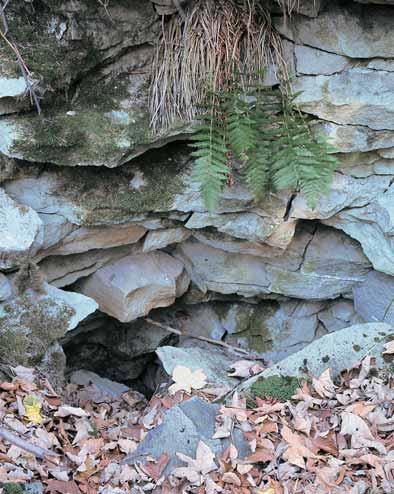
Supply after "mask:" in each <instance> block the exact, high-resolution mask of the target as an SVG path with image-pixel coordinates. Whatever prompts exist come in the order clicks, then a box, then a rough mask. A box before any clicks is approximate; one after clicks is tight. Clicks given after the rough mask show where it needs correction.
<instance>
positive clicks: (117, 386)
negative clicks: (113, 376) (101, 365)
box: [70, 369, 130, 399]
mask: <svg viewBox="0 0 394 494" xmlns="http://www.w3.org/2000/svg"><path fill="white" fill-rule="evenodd" d="M70 381H71V382H72V383H73V384H79V385H80V386H89V385H90V384H93V385H94V386H96V388H97V389H98V390H99V391H100V392H101V393H102V394H104V395H106V396H109V397H110V398H114V399H117V398H120V397H121V396H122V394H123V393H126V391H128V390H129V389H130V388H129V387H128V386H125V385H124V384H121V383H117V382H115V381H111V380H110V379H106V378H105V377H101V376H99V375H98V374H95V373H94V372H90V371H88V370H84V369H81V370H78V371H76V372H73V373H72V374H71V377H70Z"/></svg>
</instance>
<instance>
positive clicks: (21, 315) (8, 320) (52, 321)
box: [0, 293, 74, 365]
mask: <svg viewBox="0 0 394 494" xmlns="http://www.w3.org/2000/svg"><path fill="white" fill-rule="evenodd" d="M73 314H74V310H73V309H71V308H70V307H69V306H68V305H66V304H65V303H64V302H61V301H60V300H56V301H55V300H52V299H49V298H45V297H43V298H41V299H39V300H37V297H36V295H32V294H27V293H26V294H24V295H23V296H21V297H18V298H16V299H13V300H12V301H11V302H9V303H4V304H2V306H1V307H0V361H2V362H5V363H10V364H12V365H17V364H20V365H35V364H37V363H38V362H39V361H40V359H41V358H42V356H43V355H44V354H45V352H46V351H47V349H48V347H49V346H50V345H51V344H52V343H53V342H55V341H57V340H58V339H59V338H61V337H62V336H63V335H64V334H65V332H66V331H67V329H68V321H69V320H70V317H72V316H73Z"/></svg>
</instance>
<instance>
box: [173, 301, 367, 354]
mask: <svg viewBox="0 0 394 494" xmlns="http://www.w3.org/2000/svg"><path fill="white" fill-rule="evenodd" d="M182 311H184V312H185V313H186V314H187V317H185V318H183V319H182V322H181V329H182V331H183V332H184V333H185V334H187V335H194V336H201V335H202V336H206V337H209V338H213V339H217V340H222V339H223V340H224V341H226V342H227V343H229V344H231V345H233V346H237V347H241V348H245V349H248V350H250V351H251V352H257V353H259V355H261V356H262V357H264V359H265V360H267V361H273V362H278V361H280V360H281V359H283V358H285V357H286V356H288V355H290V354H291V353H294V352H296V351H298V350H301V349H302V348H303V347H305V346H306V345H308V344H309V343H311V342H312V341H313V340H314V339H316V338H317V337H319V336H322V335H323V334H326V332H332V331H337V330H339V329H342V328H345V327H347V326H350V325H352V324H356V323H359V322H363V319H362V317H361V316H358V315H357V314H356V312H355V310H354V307H353V303H352V302H351V301H348V300H338V301H333V302H329V303H327V302H304V301H297V300H284V301H269V300H266V301H261V302H259V303H258V304H255V303H254V304H250V303H236V302H235V303H234V302H210V303H204V304H197V305H190V306H185V307H182ZM173 325H174V324H173Z"/></svg>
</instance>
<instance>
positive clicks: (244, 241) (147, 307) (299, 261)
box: [0, 0, 394, 387]
mask: <svg viewBox="0 0 394 494" xmlns="http://www.w3.org/2000/svg"><path fill="white" fill-rule="evenodd" d="M154 3H155V7H154V6H153V4H152V2H149V1H148V2H147V1H142V0H130V1H129V2H125V1H124V0H111V2H109V4H108V8H107V11H106V9H104V8H102V7H100V6H97V5H96V4H95V2H90V1H87V0H82V1H80V2H69V1H59V0H57V1H53V0H42V1H41V2H39V6H38V7H39V8H38V7H37V6H36V5H35V4H34V6H33V4H32V3H31V2H10V4H9V5H8V6H7V15H8V17H9V21H10V29H11V32H12V33H13V35H15V38H16V40H17V43H18V46H20V47H21V49H23V50H22V51H23V56H24V57H25V60H26V63H27V66H28V68H29V70H30V73H31V79H32V80H34V81H37V83H38V84H37V91H39V93H40V95H41V97H42V101H41V103H42V107H43V112H42V115H41V116H40V117H39V116H38V115H37V114H36V113H35V112H33V111H25V110H32V109H33V108H32V105H31V101H30V98H29V97H28V95H27V94H25V89H26V88H25V81H24V80H23V78H21V77H20V73H19V69H18V67H17V65H16V64H15V60H14V57H13V56H12V53H11V52H10V50H8V49H5V48H7V47H4V46H0V114H2V118H1V121H0V183H1V187H2V189H1V192H0V271H2V272H0V302H2V303H1V304H0V305H1V307H4V306H7V307H9V310H10V314H8V316H7V314H5V316H7V317H10V318H11V319H7V320H4V319H2V320H3V323H4V324H5V323H7V324H8V326H7V327H11V328H14V327H15V328H19V330H20V333H21V334H22V335H23V338H22V339H21V341H22V343H23V345H25V343H26V341H27V340H28V339H29V338H30V339H31V341H30V340H29V341H30V343H29V344H27V343H26V345H27V346H26V345H25V347H24V350H23V351H24V352H25V354H26V355H27V359H28V360H32V359H33V360H34V359H35V358H36V357H37V361H38V360H40V359H41V364H40V365H44V364H43V362H44V361H45V362H46V363H45V365H46V367H42V368H43V369H44V368H45V369H47V371H48V372H49V369H50V368H51V366H54V362H55V361H57V362H58V366H59V369H63V368H64V365H65V362H64V360H65V357H64V354H63V353H62V349H61V348H60V347H59V343H58V340H59V338H61V341H62V344H64V346H65V349H66V353H67V358H68V362H69V366H70V368H72V369H74V370H76V369H80V368H81V362H84V363H85V362H86V364H87V366H86V368H89V370H91V371H95V372H97V373H98V374H100V375H108V376H109V377H111V378H113V379H115V380H126V381H134V380H135V379H141V376H143V377H145V376H146V374H148V372H147V371H146V369H147V366H148V364H149V363H152V362H153V360H154V359H155V356H154V355H155V353H154V352H155V351H156V350H157V348H158V347H160V346H161V345H163V344H166V345H167V346H168V345H169V344H172V343H174V342H176V341H177V339H176V337H175V339H174V336H171V335H170V334H169V333H168V332H166V331H164V330H161V329H159V328H157V327H155V326H151V325H148V323H147V322H146V321H144V320H143V319H142V318H143V316H144V315H146V314H147V313H149V311H151V310H153V309H155V308H159V309H158V311H157V313H155V317H156V316H157V320H161V321H165V322H168V324H169V325H173V326H174V327H177V328H179V329H182V330H184V331H185V332H186V333H190V334H195V335H198V334H204V335H206V336H209V337H211V338H217V339H223V340H224V341H227V342H229V343H231V344H234V345H241V346H244V347H245V348H252V349H254V351H259V352H260V353H262V354H264V357H265V358H266V359H268V360H271V361H274V362H279V361H280V359H282V358H287V357H289V355H290V353H292V352H295V351H300V350H301V349H302V348H304V347H305V346H306V345H309V344H310V343H311V342H313V341H315V339H316V338H318V337H320V336H322V335H324V334H326V333H327V332H328V333H333V332H335V331H339V330H341V329H343V328H345V327H349V326H352V325H354V324H357V323H360V322H363V321H364V320H368V321H376V320H379V321H388V322H391V317H392V314H391V313H392V310H391V304H392V297H391V292H392V287H391V279H392V276H394V268H393V266H394V254H393V253H394V244H393V238H394V234H393V232H394V227H393V221H392V217H393V210H394V209H393V204H394V203H393V197H392V196H393V186H392V182H393V179H394V113H393V103H394V100H393V97H392V94H391V93H392V87H393V84H394V75H393V74H394V62H393V60H394V34H393V30H392V26H393V19H394V10H393V5H394V4H393V2H392V1H391V0H387V1H384V0H371V1H368V0H359V1H358V2H352V1H350V0H346V1H342V0H338V1H337V0H336V1H332V2H328V1H323V0H321V1H316V0H302V1H301V0H300V1H299V2H293V3H294V4H297V5H294V9H293V14H292V16H288V17H287V19H286V21H285V22H283V19H284V16H283V15H282V13H283V10H282V8H281V7H280V6H279V5H278V3H277V2H272V5H271V7H272V10H271V12H272V14H273V19H274V22H275V23H276V25H277V27H278V30H279V32H280V33H282V34H281V36H282V45H283V58H284V59H285V60H286V62H287V63H288V70H289V73H290V74H291V75H292V76H294V79H293V81H294V87H295V89H297V90H298V89H300V90H302V93H301V94H300V95H299V104H300V107H301V109H302V110H303V111H304V112H305V113H307V114H309V116H308V121H310V122H311V127H312V129H313V131H314V132H316V133H323V134H325V135H327V136H328V137H330V138H331V140H332V144H334V146H336V148H337V151H338V154H337V156H338V159H339V169H338V172H337V173H336V174H335V176H334V182H333V184H332V188H331V191H330V193H329V194H328V195H327V196H326V197H323V198H322V199H321V200H320V202H319V204H318V206H317V207H316V209H315V210H311V209H310V208H308V207H307V206H306V204H305V201H304V199H303V198H302V196H301V195H300V194H296V195H295V196H293V194H292V192H293V191H283V192H280V193H278V192H268V193H267V194H266V196H265V198H264V200H263V201H261V202H260V203H258V204H256V203H255V202H254V201H253V197H252V194H251V192H250V191H249V190H248V188H247V187H246V186H245V185H244V184H243V183H242V180H241V178H242V177H241V176H240V174H241V170H240V168H239V167H238V165H237V164H236V163H234V167H233V171H232V180H231V182H234V183H232V184H231V186H230V185H228V186H226V187H225V190H224V192H223V197H222V199H221V200H220V202H219V205H218V208H217V211H216V212H215V213H214V214H209V213H208V212H207V209H206V207H205V205H204V202H203V200H202V198H201V195H200V193H199V190H198V185H197V184H196V183H194V182H192V181H191V160H190V149H189V147H188V145H187V143H186V142H183V141H184V140H185V138H186V137H187V132H189V131H190V128H189V126H188V125H184V124H182V123H181V122H178V123H176V124H175V125H174V126H173V127H172V128H171V129H167V130H161V131H159V132H158V133H153V132H152V131H151V129H150V128H149V110H148V94H149V77H150V73H151V66H150V64H151V59H152V58H151V56H152V52H153V46H152V45H153V43H154V42H155V41H156V39H157V38H158V36H159V32H160V24H161V20H160V17H159V14H164V15H170V14H172V13H173V12H174V6H173V3H172V2H171V1H170V0H168V2H167V1H164V0H163V1H160V2H157V1H156V2H154ZM367 3H369V4H370V5H366V4H367ZM382 4H385V5H382ZM37 5H38V4H37ZM390 5H391V6H390ZM33 7H34V8H33ZM163 9H164V10H163ZM108 13H109V17H110V18H111V19H112V22H110V21H109V17H108ZM33 41H34V43H33ZM277 41H278V43H279V40H277ZM277 69H278V68H277V67H275V66H274V65H273V63H271V64H270V66H269V70H268V71H267V74H266V77H265V80H264V83H265V84H268V85H278V84H279V80H278V71H277ZM20 110H22V111H20ZM173 140H176V141H177V142H176V143H174V144H169V143H170V142H171V141H173ZM181 141H182V142H181ZM13 157H16V158H15V159H14V158H13ZM229 182H230V181H229ZM322 223H323V224H325V225H326V226H322ZM25 261H26V262H28V263H30V262H31V261H32V262H33V264H32V265H34V263H38V266H39V268H40V271H41V273H42V274H43V275H44V277H46V279H47V281H48V282H49V283H50V284H51V285H52V286H53V287H57V288H60V287H68V288H67V290H72V291H67V292H66V291H64V292H63V291H58V292H56V290H55V288H48V290H49V292H50V293H49V292H48V294H47V299H45V297H44V299H45V300H46V302H45V303H44V301H43V300H42V297H43V296H42V295H39V294H34V293H31V292H28V294H27V296H25V295H23V296H17V295H16V293H15V291H13V288H12V282H13V280H14V277H15V275H16V270H17V269H18V267H19V266H20V265H21V264H22V262H25ZM27 265H29V264H27ZM371 265H372V266H371ZM184 266H185V267H186V269H187V272H188V274H186V271H185V269H184ZM372 267H373V268H374V269H375V271H372ZM383 273H385V274H383ZM190 278H191V279H192V283H191V285H190V288H189V289H188V285H189V279H190ZM51 290H52V291H51ZM77 291H81V292H82V293H87V294H89V295H91V296H92V297H93V298H94V299H96V300H97V302H98V303H99V305H100V310H101V311H104V312H106V313H107V314H109V316H107V315H104V313H103V312H100V311H99V312H96V313H95V315H94V316H93V315H91V316H90V317H89V318H88V320H84V321H83V323H82V322H80V321H81V320H82V319H84V318H85V317H86V316H87V315H88V314H90V313H91V312H93V311H95V309H96V306H97V305H96V302H95V301H93V300H92V299H91V298H88V299H81V298H78V297H82V295H80V294H79V293H77ZM184 293H185V296H184V297H183V298H182V300H180V301H178V302H177V303H176V304H175V305H174V307H172V304H174V303H175V301H176V299H177V298H178V297H180V296H181V295H182V294H184ZM379 294H382V295H379ZM75 297H77V298H75ZM246 297H247V299H248V300H247V301H248V304H246V303H244V302H245V298H246ZM353 297H354V299H355V305H356V309H357V312H358V313H356V312H355V309H354V306H353V302H352V298H353ZM54 300H55V301H54ZM202 302H204V304H202ZM29 304H30V305H29ZM34 304H35V306H34V308H33V309H32V311H31V312H32V314H35V313H36V312H37V311H38V316H37V317H39V318H40V317H41V316H42V317H45V318H46V321H45V324H44V323H43V327H44V329H45V331H46V332H47V333H48V334H50V337H49V339H47V340H45V341H46V342H45V343H44V344H41V343H38V340H39V338H41V336H40V335H39V336H37V337H36V336H34V335H33V336H32V337H31V336H30V334H31V331H33V329H34V324H33V323H31V322H29V321H30V319H29V318H28V317H27V315H26V314H27V313H28V312H29V311H30V309H29V307H30V306H31V305H34ZM70 305H71V306H72V307H74V309H71V310H75V309H76V313H75V314H74V313H73V314H71V313H70V314H68V312H67V311H68V309H67V307H69V306H70ZM62 307H64V310H65V311H66V316H67V317H66V318H65V320H63V319H62V318H60V319H61V320H60V322H59V319H58V317H57V316H58V315H59V313H60V312H61V308H62ZM160 308H161V309H160ZM18 311H19V312H20V314H21V315H20V316H19V315H18V314H17V312H18ZM48 313H49V316H48V317H47V314H48ZM184 313H186V314H187V317H185V318H183V317H182V314H184ZM59 317H60V316H59ZM115 318H118V319H119V320H120V321H132V322H128V323H124V324H121V323H120V322H118V321H117V320H116V319H115ZM4 321H5V322H4ZM19 323H20V324H19ZM22 323H23V324H22ZM50 325H53V328H52V329H51V328H50ZM72 327H73V328H75V329H74V330H73V331H68V332H67V334H66V335H65V336H64V332H65V331H66V329H70V328H72ZM58 328H61V331H58ZM33 332H34V331H33ZM6 333H7V338H8V337H9V336H10V335H11V336H12V335H13V333H12V332H11V333H9V332H6ZM18 334H19V333H18ZM11 340H12V338H11ZM11 340H10V341H11ZM181 340H182V338H181ZM7 341H8V340H7ZM32 342H33V343H32ZM34 342H37V345H38V346H37V348H38V347H40V348H41V350H39V351H38V350H37V352H38V353H37V356H36V354H35V353H34V350H35V349H34V348H32V347H31V346H29V345H30V344H32V345H33V346H34V345H35V343H34ZM181 344H182V345H183V346H184V347H183V348H182V351H183V352H186V351H190V348H189V347H188V346H187V345H186V342H184V341H181ZM192 344H193V345H194V346H196V340H192ZM23 345H22V346H23ZM40 345H41V346H40ZM14 346H15V345H13V346H12V348H13V349H14ZM15 348H16V346H15ZM200 350H201V348H200ZM216 350H217V349H216ZM201 351H202V350H201ZM17 353H18V352H17ZM38 354H39V355H38ZM18 355H19V353H18ZM15 358H19V357H18V356H16V357H15ZM201 358H202V357H201ZM22 360H23V359H22ZM88 364H89V365H88ZM152 366H153V364H152ZM61 372H62V371H61V370H60V371H59V375H60V374H61ZM223 378H224V377H223ZM148 387H149V386H148Z"/></svg>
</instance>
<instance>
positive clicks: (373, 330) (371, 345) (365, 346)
mask: <svg viewBox="0 0 394 494" xmlns="http://www.w3.org/2000/svg"><path fill="white" fill-rule="evenodd" d="M393 336H394V328H393V326H391V325H389V324H384V323H369V324H359V325H356V326H350V327H349V328H345V329H342V330H340V331H337V332H335V333H331V334H329V335H326V336H323V337H322V338H320V339H319V340H318V341H315V342H313V343H311V344H310V345H308V346H307V347H305V348H304V349H303V350H301V351H299V352H297V353H294V354H293V355H290V357H287V358H286V359H284V360H282V361H281V362H279V363H278V364H276V365H274V366H272V367H270V368H269V369H266V370H264V371H263V372H262V373H261V374H259V375H258V376H255V377H253V378H251V379H250V380H248V381H247V382H246V383H245V385H244V384H243V385H242V386H243V388H245V387H249V386H250V385H251V384H252V383H253V382H255V381H256V380H257V379H258V378H259V377H262V378H265V377H269V376H275V375H282V376H296V377H301V376H302V375H304V373H305V371H308V372H310V373H311V374H312V375H314V376H316V377H318V376H320V375H321V374H322V373H323V372H324V370H326V369H327V368H330V369H331V372H332V375H333V376H334V377H336V376H337V375H338V374H339V373H340V372H341V371H342V370H345V369H350V368H351V367H352V366H353V365H355V364H357V363H358V362H359V361H360V360H361V359H362V358H364V357H365V354H366V353H368V355H370V356H371V357H375V358H376V361H377V365H378V367H380V368H382V367H385V366H386V365H389V362H390V358H389V357H390V356H387V357H388V358H387V359H386V358H384V356H383V355H382V353H383V351H384V344H385V342H386V341H389V340H390V339H392V338H393Z"/></svg>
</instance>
